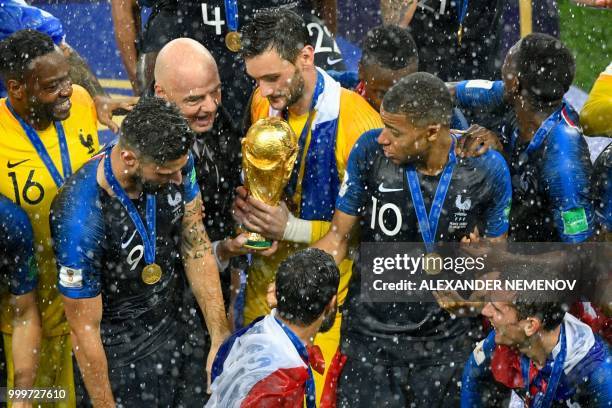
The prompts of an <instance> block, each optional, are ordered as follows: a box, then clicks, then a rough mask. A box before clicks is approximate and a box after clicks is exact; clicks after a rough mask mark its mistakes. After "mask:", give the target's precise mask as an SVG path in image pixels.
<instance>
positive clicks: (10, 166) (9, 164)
mask: <svg viewBox="0 0 612 408" xmlns="http://www.w3.org/2000/svg"><path fill="white" fill-rule="evenodd" d="M27 161H30V159H25V160H22V161H18V162H16V163H11V161H10V160H9V161H7V162H6V167H8V168H9V169H12V168H13V167H17V166H19V165H20V164H22V163H25V162H27Z"/></svg>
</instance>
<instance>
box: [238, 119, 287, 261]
mask: <svg viewBox="0 0 612 408" xmlns="http://www.w3.org/2000/svg"><path fill="white" fill-rule="evenodd" d="M297 154H298V140H297V136H296V135H295V133H294V132H293V130H292V129H291V127H290V126H289V124H288V123H287V122H285V121H284V120H282V119H280V118H275V117H271V118H264V119H260V120H258V121H257V122H255V123H254V124H253V125H252V126H251V127H250V128H249V131H248V132H247V135H246V137H245V138H244V139H242V169H243V171H244V183H245V187H246V188H247V189H248V190H249V194H251V195H252V196H253V197H254V198H256V199H258V200H260V201H263V202H264V203H266V204H268V205H271V206H277V205H278V203H279V202H280V200H281V197H282V195H283V190H284V188H285V186H286V185H287V182H288V181H289V178H290V177H291V172H292V170H293V165H294V164H295V160H296V158H297ZM244 246H245V247H247V248H251V249H260V250H263V249H267V248H270V247H271V246H272V242H271V241H269V240H267V239H266V238H265V237H263V236H262V235H260V234H257V233H254V232H251V233H250V234H249V237H248V241H247V242H246V244H245V245H244Z"/></svg>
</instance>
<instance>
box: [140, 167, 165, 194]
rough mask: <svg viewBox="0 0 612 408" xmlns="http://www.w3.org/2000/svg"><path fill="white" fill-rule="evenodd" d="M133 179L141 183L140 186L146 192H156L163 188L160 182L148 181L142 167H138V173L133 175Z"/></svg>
mask: <svg viewBox="0 0 612 408" xmlns="http://www.w3.org/2000/svg"><path fill="white" fill-rule="evenodd" d="M133 180H134V183H135V184H137V185H140V188H141V189H142V192H143V193H144V194H156V193H158V192H159V190H160V188H161V185H160V184H157V183H153V182H150V181H147V180H146V179H145V178H144V175H143V172H142V167H138V170H137V171H136V174H134V176H133Z"/></svg>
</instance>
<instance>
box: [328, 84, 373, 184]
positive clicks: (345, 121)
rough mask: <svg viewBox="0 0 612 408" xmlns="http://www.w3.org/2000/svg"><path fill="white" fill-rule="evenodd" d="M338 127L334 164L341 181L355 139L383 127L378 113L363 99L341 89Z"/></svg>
mask: <svg viewBox="0 0 612 408" xmlns="http://www.w3.org/2000/svg"><path fill="white" fill-rule="evenodd" d="M338 127H339V130H338V140H337V142H336V149H337V151H336V162H337V164H338V174H339V175H340V179H342V178H343V177H344V169H345V168H346V163H347V162H348V157H349V154H350V153H351V150H352V149H353V145H354V144H355V142H357V139H359V137H360V136H361V135H362V134H364V133H365V132H367V131H368V130H372V129H379V128H381V127H383V123H382V120H381V119H380V115H379V114H378V112H376V111H375V110H374V108H372V107H371V106H370V104H369V103H368V102H367V101H366V100H365V99H364V98H363V97H361V96H360V95H358V94H356V93H355V92H353V91H349V90H347V89H342V95H341V96H340V117H339V123H338Z"/></svg>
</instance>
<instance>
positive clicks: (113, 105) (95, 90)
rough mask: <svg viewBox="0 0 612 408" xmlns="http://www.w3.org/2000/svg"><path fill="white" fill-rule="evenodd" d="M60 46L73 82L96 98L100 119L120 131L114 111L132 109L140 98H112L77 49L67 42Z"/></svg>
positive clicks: (102, 122)
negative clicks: (114, 117)
mask: <svg viewBox="0 0 612 408" xmlns="http://www.w3.org/2000/svg"><path fill="white" fill-rule="evenodd" d="M60 48H61V49H62V51H63V53H64V55H65V56H66V59H67V60H68V63H69V64H70V79H71V80H72V82H73V83H75V84H77V85H81V86H82V87H83V88H85V90H86V91H87V93H89V95H90V96H91V97H92V99H93V100H94V103H95V105H96V114H97V116H98V121H99V122H100V123H101V124H103V125H105V126H108V128H109V129H110V130H112V131H113V132H115V133H116V132H118V131H119V126H118V125H117V124H116V123H115V122H113V111H114V110H116V109H124V110H128V111H129V110H132V107H133V106H134V105H135V104H136V102H138V98H132V97H126V98H121V99H117V98H114V99H113V98H111V97H110V96H109V95H108V94H107V93H106V91H105V90H104V88H102V85H101V84H100V82H99V81H98V78H96V76H95V75H94V74H93V72H91V69H90V68H89V66H88V65H87V62H85V60H84V59H83V58H82V57H81V56H80V55H79V53H78V52H76V50H74V49H73V48H71V47H70V46H69V45H68V44H66V43H65V42H64V43H62V44H61V45H60Z"/></svg>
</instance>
